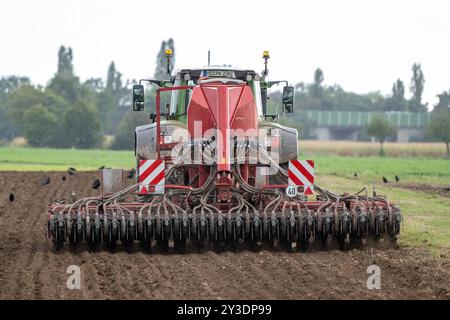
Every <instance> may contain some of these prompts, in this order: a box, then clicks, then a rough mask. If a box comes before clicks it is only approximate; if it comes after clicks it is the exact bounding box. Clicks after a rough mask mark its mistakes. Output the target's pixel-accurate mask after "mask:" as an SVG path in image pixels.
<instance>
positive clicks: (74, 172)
mask: <svg viewBox="0 0 450 320" xmlns="http://www.w3.org/2000/svg"><path fill="white" fill-rule="evenodd" d="M67 173H69V174H70V175H71V176H73V175H76V174H77V169H75V168H72V167H70V168H69V169H68V170H67Z"/></svg>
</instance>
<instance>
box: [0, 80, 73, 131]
mask: <svg viewBox="0 0 450 320" xmlns="http://www.w3.org/2000/svg"><path fill="white" fill-rule="evenodd" d="M35 105H41V106H42V107H44V108H45V109H47V110H48V111H50V112H51V113H54V114H55V116H56V117H57V118H58V119H60V118H61V117H62V115H63V113H64V111H65V109H66V108H67V102H66V101H65V100H64V98H62V97H59V96H57V95H56V94H55V93H54V92H52V91H47V90H42V89H40V88H35V87H32V86H29V85H24V86H22V87H20V88H19V89H17V90H15V91H14V92H12V93H11V94H10V95H9V96H8V99H7V100H6V102H5V114H6V117H7V119H8V121H9V122H10V123H13V124H15V127H14V131H12V132H10V135H11V136H12V137H14V136H20V135H22V134H24V130H23V129H24V128H23V124H24V123H25V120H24V116H25V114H26V112H27V111H28V110H29V109H31V108H32V107H33V106H35Z"/></svg>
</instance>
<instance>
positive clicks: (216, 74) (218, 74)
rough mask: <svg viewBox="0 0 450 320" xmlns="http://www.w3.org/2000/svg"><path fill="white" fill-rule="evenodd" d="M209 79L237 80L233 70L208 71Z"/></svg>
mask: <svg viewBox="0 0 450 320" xmlns="http://www.w3.org/2000/svg"><path fill="white" fill-rule="evenodd" d="M208 77H211V78H229V79H236V75H235V74H234V71H231V70H208Z"/></svg>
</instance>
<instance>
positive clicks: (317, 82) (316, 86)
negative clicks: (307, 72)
mask: <svg viewBox="0 0 450 320" xmlns="http://www.w3.org/2000/svg"><path fill="white" fill-rule="evenodd" d="M323 80H324V75H323V71H322V69H320V68H317V69H316V71H315V72H314V83H313V84H312V86H311V95H312V96H313V97H315V98H320V97H321V94H322V82H323Z"/></svg>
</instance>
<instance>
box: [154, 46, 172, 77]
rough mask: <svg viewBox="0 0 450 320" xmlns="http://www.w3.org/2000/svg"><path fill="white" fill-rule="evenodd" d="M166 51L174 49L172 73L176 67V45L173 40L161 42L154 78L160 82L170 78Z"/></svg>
mask: <svg viewBox="0 0 450 320" xmlns="http://www.w3.org/2000/svg"><path fill="white" fill-rule="evenodd" d="M166 49H172V58H171V59H170V65H169V66H170V71H171V72H172V71H173V68H174V66H175V43H174V41H173V39H172V38H170V39H169V40H167V41H163V42H161V48H160V49H159V52H158V55H157V56H156V69H155V74H154V76H153V77H154V78H155V79H158V80H165V79H168V78H169V75H168V74H167V58H166Z"/></svg>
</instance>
